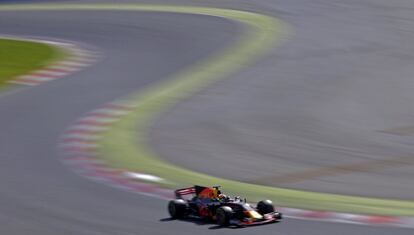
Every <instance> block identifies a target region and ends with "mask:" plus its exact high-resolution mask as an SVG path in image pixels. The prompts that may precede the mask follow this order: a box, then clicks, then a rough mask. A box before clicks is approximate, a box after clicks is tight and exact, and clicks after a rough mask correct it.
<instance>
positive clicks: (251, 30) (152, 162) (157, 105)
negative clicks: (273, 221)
mask: <svg viewBox="0 0 414 235" xmlns="http://www.w3.org/2000/svg"><path fill="white" fill-rule="evenodd" d="M1 10H15V11H16V10H127V11H157V12H176V13H190V14H207V15H214V16H218V17H224V18H227V19H232V20H235V21H238V22H240V23H243V24H245V25H246V30H245V33H244V34H243V35H242V36H241V38H240V40H239V41H238V42H237V43H235V44H234V45H233V46H231V47H230V48H228V49H227V50H225V51H223V52H221V53H218V54H216V55H214V56H212V57H210V58H209V59H208V60H206V61H204V62H201V63H200V64H198V65H196V66H193V67H192V68H190V69H188V70H185V71H182V72H181V73H179V74H176V75H175V76H173V77H172V78H171V79H169V80H168V81H166V82H164V83H161V84H158V85H155V86H153V87H151V88H149V89H146V90H144V91H141V92H138V93H137V94H133V95H131V96H128V97H126V98H125V99H124V102H125V103H127V104H131V105H134V106H136V107H137V108H136V109H135V110H134V111H133V112H131V113H130V114H128V115H126V116H124V117H123V118H122V119H121V120H120V121H119V122H117V123H116V124H114V125H113V126H112V127H111V128H110V129H109V130H108V131H107V132H105V134H104V136H103V138H102V139H101V140H100V142H99V144H100V146H101V148H100V149H99V151H100V152H101V156H102V157H103V159H104V160H105V161H106V162H107V163H108V164H109V165H111V166H112V167H116V168H121V169H125V170H130V171H137V172H145V173H148V174H153V175H157V176H159V177H162V178H164V179H167V181H165V182H161V183H160V184H162V185H163V186H165V187H170V188H175V187H179V186H187V185H193V184H206V185H217V184H220V185H222V186H223V187H224V190H225V191H226V192H229V193H230V194H239V195H242V196H246V197H248V198H249V199H250V200H252V201H257V200H260V199H263V198H270V199H273V200H274V201H276V202H277V203H278V204H279V205H281V206H289V207H301V208H308V209H319V210H334V211H343V212H352V213H365V214H383V215H399V216H403V215H406V216H413V215H414V202H413V201H397V200H387V199H373V198H363V197H353V196H343V195H335V194H326V193H316V192H305V191H299V190H289V189H282V188H273V187H266V186H259V185H253V184H248V183H243V182H237V181H231V180H226V179H220V178H216V177H213V176H209V175H205V174H201V173H197V172H193V171H191V170H188V169H184V168H181V167H179V166H174V165H171V164H170V163H168V162H166V161H164V160H163V159H162V158H160V157H159V156H158V155H157V154H156V153H154V152H153V151H152V149H151V147H150V146H149V144H148V139H147V134H148V132H149V129H150V126H151V123H152V122H153V120H154V118H156V117H157V116H158V115H160V114H162V112H165V111H166V110H167V109H168V108H171V106H173V105H174V104H176V103H177V102H178V101H179V100H181V99H182V98H185V97H188V96H190V95H192V94H194V93H195V92H197V91H199V90H201V89H202V88H204V87H205V86H207V85H209V84H211V83H213V82H215V81H217V80H219V79H221V78H224V77H226V76H228V75H229V74H231V73H232V72H234V71H236V70H238V69H240V68H242V67H243V66H245V65H246V64H247V63H250V62H252V61H254V60H255V59H256V58H258V57H259V56H260V55H262V54H263V53H264V52H265V51H266V50H268V49H269V48H271V47H272V46H273V45H274V43H275V42H277V41H280V36H281V35H283V34H285V33H286V27H285V26H284V25H283V24H282V23H281V22H279V21H278V20H276V19H274V18H271V17H268V16H263V15H260V14H255V13H249V12H242V11H236V10H224V9H213V8H199V7H178V6H154V5H136V4H118V5H111V4H100V5H95V4H88V5H81V4H75V5H74V4H71V5H53V4H47V5H5V6H2V7H0V11H1ZM217 167H221V166H220V165H218V166H217Z"/></svg>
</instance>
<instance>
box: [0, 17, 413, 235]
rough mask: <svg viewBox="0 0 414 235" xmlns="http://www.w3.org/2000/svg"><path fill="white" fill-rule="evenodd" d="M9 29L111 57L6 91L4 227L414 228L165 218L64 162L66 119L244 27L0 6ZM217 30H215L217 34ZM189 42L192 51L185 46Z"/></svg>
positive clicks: (0, 172)
mask: <svg viewBox="0 0 414 235" xmlns="http://www.w3.org/2000/svg"><path fill="white" fill-rule="evenodd" d="M0 28H1V32H2V33H4V34H17V35H35V36H45V37H56V38H62V39H67V40H74V41H79V42H83V43H87V44H91V45H94V46H96V47H98V48H100V49H101V50H102V51H103V53H104V54H105V55H106V57H105V58H104V59H103V60H102V61H101V62H100V63H99V64H97V65H95V66H94V67H91V68H89V69H87V70H84V71H82V72H79V73H77V74H74V75H71V76H69V77H67V78H65V79H61V80H58V81H54V82H50V83H47V84H42V85H40V86H38V87H34V88H30V89H24V90H20V91H19V92H16V93H11V94H7V95H5V96H2V97H0V109H1V115H0V125H1V130H2V131H1V132H0V139H1V141H0V149H1V151H0V157H1V164H0V182H1V187H0V208H1V210H0V233H1V234H39V235H40V234H42V235H48V234H53V235H55V234H172V233H177V234H194V233H197V234H211V233H212V232H213V233H216V234H235V233H237V234H247V233H248V234H251V233H252V232H253V233H256V234H265V233H272V234H304V233H306V234H315V235H316V234H318V235H323V234H332V233H337V234H338V233H339V232H338V231H343V233H344V234H345V233H346V234H374V233H375V234H390V233H393V234H411V232H412V230H406V229H398V228H380V227H368V226H359V225H348V224H336V223H322V222H311V221H299V220H293V219H286V220H285V221H284V222H283V223H280V224H277V225H270V226H259V227H254V228H249V229H237V230H232V229H216V230H214V231H211V229H215V228H216V227H215V226H214V225H211V224H199V223H196V222H190V221H168V220H166V219H165V218H166V217H167V213H166V210H165V201H162V200H159V199H154V198H149V197H146V196H141V195H137V194H132V193H127V192H123V191H121V190H118V189H114V188H110V187H107V186H105V185H101V184H99V183H96V182H91V181H88V180H86V179H84V178H82V177H80V176H78V175H76V174H74V173H73V172H71V171H70V170H68V169H66V168H65V166H64V165H62V164H61V162H60V161H59V156H58V154H57V148H56V144H57V141H58V137H59V135H60V134H61V133H62V132H63V130H64V129H65V127H67V126H69V125H70V124H71V123H72V122H73V121H74V120H75V119H76V118H78V117H79V116H81V115H82V114H84V113H85V112H87V111H89V110H91V109H93V108H95V107H96V106H98V105H100V104H103V103H105V102H108V101H111V100H113V99H115V98H118V97H120V96H122V95H124V94H127V93H128V92H132V91H135V90H136V89H139V88H143V87H145V86H147V85H148V84H151V83H153V82H155V81H157V80H159V79H164V78H167V77H168V75H169V74H171V73H173V72H174V71H177V70H179V69H181V68H184V67H186V66H189V65H191V64H192V62H193V61H197V60H200V59H201V58H204V57H206V56H208V54H209V53H211V52H212V51H215V50H220V49H221V48H224V47H226V45H227V44H228V43H231V41H232V40H234V38H235V36H236V35H237V32H238V30H240V28H239V27H238V26H237V25H234V24H233V23H231V22H228V21H225V20H221V19H217V18H213V17H207V16H197V15H186V16H184V15H177V14H166V13H162V14H158V13H109V12H105V13H93V12H88V13H86V12H82V13H76V12H47V13H41V12H37V13H30V12H21V13H15V12H13V13H4V12H2V13H0ZM211 35H214V37H211ZM189 45H191V50H188V47H189Z"/></svg>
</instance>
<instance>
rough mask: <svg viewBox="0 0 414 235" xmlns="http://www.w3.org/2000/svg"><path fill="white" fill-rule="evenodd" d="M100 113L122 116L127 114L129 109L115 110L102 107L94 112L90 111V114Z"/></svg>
mask: <svg viewBox="0 0 414 235" xmlns="http://www.w3.org/2000/svg"><path fill="white" fill-rule="evenodd" d="M95 114H96V115H99V114H103V115H108V116H113V117H115V116H122V115H125V114H128V111H125V110H115V109H112V108H100V109H96V110H94V111H92V112H90V113H89V115H95Z"/></svg>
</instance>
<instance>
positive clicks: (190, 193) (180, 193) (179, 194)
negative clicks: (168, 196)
mask: <svg viewBox="0 0 414 235" xmlns="http://www.w3.org/2000/svg"><path fill="white" fill-rule="evenodd" d="M174 193H175V197H176V198H179V199H184V197H194V196H196V189H195V187H189V188H182V189H177V190H175V191H174Z"/></svg>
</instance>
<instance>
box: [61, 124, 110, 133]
mask: <svg viewBox="0 0 414 235" xmlns="http://www.w3.org/2000/svg"><path fill="white" fill-rule="evenodd" d="M106 130H108V127H107V126H92V125H86V124H82V125H75V126H72V127H70V128H69V131H89V132H101V131H106Z"/></svg>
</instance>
